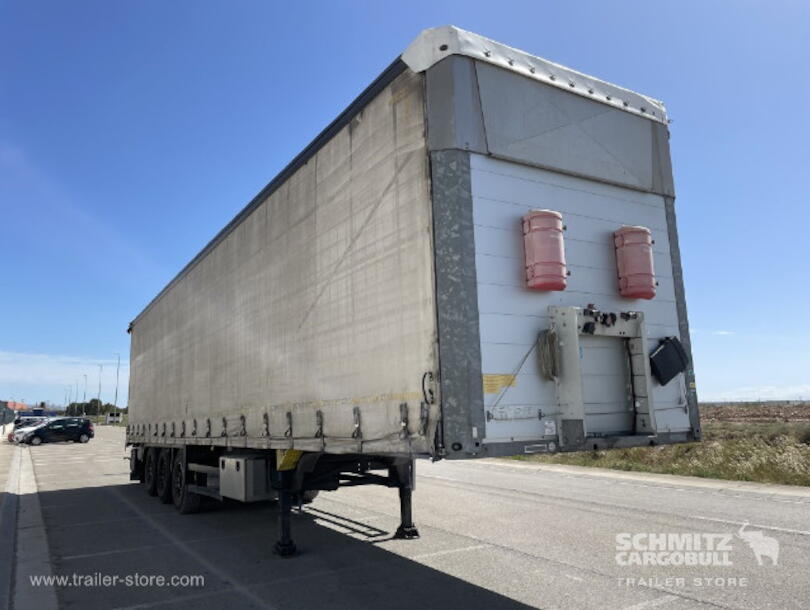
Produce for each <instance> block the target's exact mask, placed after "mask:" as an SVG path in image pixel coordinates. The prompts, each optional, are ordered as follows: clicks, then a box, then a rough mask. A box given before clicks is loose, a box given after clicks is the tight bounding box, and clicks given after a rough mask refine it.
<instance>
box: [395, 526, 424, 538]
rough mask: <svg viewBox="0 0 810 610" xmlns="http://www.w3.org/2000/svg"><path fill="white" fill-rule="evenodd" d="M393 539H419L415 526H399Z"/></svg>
mask: <svg viewBox="0 0 810 610" xmlns="http://www.w3.org/2000/svg"><path fill="white" fill-rule="evenodd" d="M394 538H399V539H400V540H413V539H414V538H419V530H418V529H416V526H415V525H400V526H399V527H398V528H397V532H396V534H394Z"/></svg>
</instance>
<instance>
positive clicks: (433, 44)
mask: <svg viewBox="0 0 810 610" xmlns="http://www.w3.org/2000/svg"><path fill="white" fill-rule="evenodd" d="M449 55H464V56H466V57H471V58H473V59H476V60H478V61H483V62H487V63H490V64H493V65H495V66H499V67H501V68H504V69H506V70H510V71H512V72H516V73H518V74H521V75H522V76H525V77H528V78H531V79H534V80H536V81H539V82H542V83H545V84H546V85H550V86H552V87H557V88H559V89H563V90H565V91H569V92H571V93H574V94H577V95H581V96H582V97H586V98H589V99H592V100H595V101H597V102H601V103H602V104H606V105H608V106H611V107H613V108H617V109H619V110H623V111H625V112H629V113H631V114H636V115H639V116H642V117H644V118H647V119H650V120H652V121H657V122H659V123H663V124H665V125H666V124H667V123H669V119H668V118H667V111H666V107H665V106H664V103H663V102H661V101H660V100H657V99H655V98H652V97H648V96H646V95H643V94H641V93H636V92H634V91H631V90H630V89H625V88H624V87H620V86H618V85H614V84H612V83H608V82H606V81H603V80H601V79H598V78H596V77H593V76H588V75H587V74H583V73H582V72H578V71H576V70H573V69H571V68H567V67H565V66H562V65H560V64H557V63H554V62H552V61H549V60H547V59H543V58H542V57H537V56H536V55H532V54H530V53H527V52H525V51H521V50H519V49H514V48H512V47H510V46H507V45H505V44H501V43H499V42H495V41H494V40H490V39H489V38H485V37H483V36H480V35H478V34H474V33H473V32H468V31H466V30H462V29H460V28H457V27H455V26H452V25H446V26H442V27H438V28H431V29H427V30H423V31H422V32H421V33H420V34H419V36H417V37H416V40H414V41H413V42H412V43H411V44H410V46H408V48H407V49H406V50H405V52H404V53H403V54H402V60H403V61H404V62H405V63H406V64H407V65H408V67H409V68H410V69H411V70H413V71H414V72H423V71H425V70H427V69H428V68H430V67H431V66H432V65H434V64H436V63H438V62H440V61H441V60H442V59H444V58H445V57H448V56H449Z"/></svg>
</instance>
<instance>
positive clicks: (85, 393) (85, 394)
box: [82, 375, 87, 402]
mask: <svg viewBox="0 0 810 610" xmlns="http://www.w3.org/2000/svg"><path fill="white" fill-rule="evenodd" d="M82 402H87V375H85V376H84V396H82Z"/></svg>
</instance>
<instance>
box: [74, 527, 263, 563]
mask: <svg viewBox="0 0 810 610" xmlns="http://www.w3.org/2000/svg"><path fill="white" fill-rule="evenodd" d="M255 534H256V531H250V530H246V531H244V532H242V533H240V534H231V535H229V536H214V537H211V538H193V539H191V540H186V541H185V543H186V544H197V543H200V542H210V541H213V540H228V539H229V538H244V537H245V536H253V535H255ZM167 546H174V543H173V542H166V543H164V544H146V545H143V546H131V547H128V548H126V549H114V550H112V551H99V552H97V553H84V554H83V555H63V556H62V557H61V559H62V561H70V560H72V559H89V558H90V557H105V556H107V555H120V554H124V553H137V552H140V551H149V550H152V549H159V548H163V547H167Z"/></svg>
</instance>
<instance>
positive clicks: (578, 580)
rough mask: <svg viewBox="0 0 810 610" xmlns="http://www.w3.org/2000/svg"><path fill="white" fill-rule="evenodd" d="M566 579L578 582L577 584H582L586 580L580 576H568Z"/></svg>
mask: <svg viewBox="0 0 810 610" xmlns="http://www.w3.org/2000/svg"><path fill="white" fill-rule="evenodd" d="M565 577H566V578H570V579H571V580H576V581H577V582H582V581H583V580H584V579H582V578H580V577H579V576H574V575H573V574H566V575H565Z"/></svg>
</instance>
